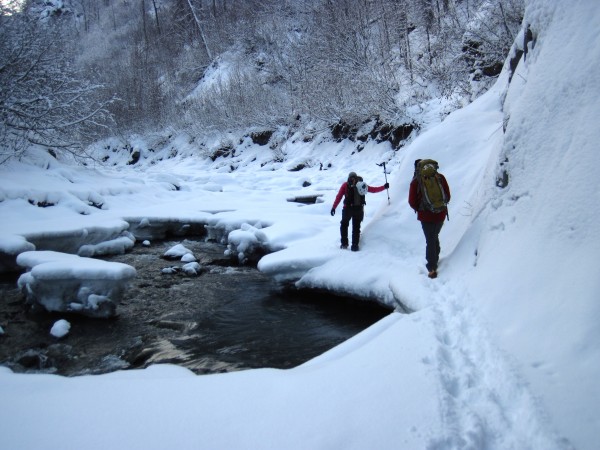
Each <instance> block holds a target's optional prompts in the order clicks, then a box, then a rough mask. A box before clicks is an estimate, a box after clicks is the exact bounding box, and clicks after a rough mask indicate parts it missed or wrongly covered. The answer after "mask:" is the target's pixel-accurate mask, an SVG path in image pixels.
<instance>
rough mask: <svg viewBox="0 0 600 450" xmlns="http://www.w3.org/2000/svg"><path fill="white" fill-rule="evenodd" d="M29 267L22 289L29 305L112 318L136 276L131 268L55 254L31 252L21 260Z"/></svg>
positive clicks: (19, 259)
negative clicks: (129, 284) (128, 285)
mask: <svg viewBox="0 0 600 450" xmlns="http://www.w3.org/2000/svg"><path fill="white" fill-rule="evenodd" d="M17 263H18V264H19V265H20V266H21V267H25V268H26V269H27V272H25V273H24V274H23V275H21V277H20V278H19V281H18V285H19V288H20V289H21V291H22V292H23V294H24V295H25V298H26V301H27V303H29V304H31V305H38V306H41V307H43V308H44V309H46V310H47V311H57V312H71V313H77V314H82V315H85V316H89V317H101V318H106V317H112V316H114V315H115V314H116V308H117V304H118V303H119V302H120V300H121V299H122V297H123V293H124V291H125V289H126V287H127V284H128V282H129V281H130V280H131V279H132V278H134V277H135V276H136V271H135V269H134V268H133V267H131V266H128V265H127V264H122V263H116V262H107V261H102V260H98V259H92V258H83V257H80V256H76V255H71V254H66V253H59V252H54V251H29V252H24V253H21V254H20V255H19V256H18V257H17Z"/></svg>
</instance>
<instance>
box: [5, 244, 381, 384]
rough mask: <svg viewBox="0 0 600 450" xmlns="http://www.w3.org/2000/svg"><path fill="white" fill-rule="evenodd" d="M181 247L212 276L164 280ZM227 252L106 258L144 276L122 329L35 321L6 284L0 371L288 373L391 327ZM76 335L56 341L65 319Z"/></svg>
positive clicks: (75, 320) (364, 308)
mask: <svg viewBox="0 0 600 450" xmlns="http://www.w3.org/2000/svg"><path fill="white" fill-rule="evenodd" d="M178 243H183V244H184V245H185V246H186V247H187V248H189V249H190V250H192V251H193V253H194V255H195V256H196V258H198V260H199V262H200V263H201V265H202V266H203V268H204V272H203V273H202V274H201V275H200V276H196V277H189V276H186V275H183V274H181V273H179V274H174V275H165V274H162V273H161V270H162V269H163V268H165V267H170V266H181V265H182V263H181V262H179V261H166V260H164V259H163V258H161V256H162V255H163V254H164V252H165V251H166V250H167V249H169V248H171V247H172V246H173V245H175V244H178ZM223 250H224V248H223V246H221V245H217V244H214V243H206V242H202V241H194V240H185V241H170V242H161V243H157V244H155V245H152V246H151V247H143V246H136V247H135V248H134V249H133V251H132V252H130V253H128V254H126V255H120V256H116V257H111V258H107V259H109V260H111V261H119V262H124V263H126V264H130V265H132V266H134V267H135V268H136V270H137V272H138V275H137V277H136V279H135V280H134V282H133V283H132V285H131V287H130V289H129V291H128V293H127V295H126V297H125V299H124V300H123V302H122V303H121V304H120V305H119V306H118V308H117V311H118V317H116V318H114V319H108V320H106V319H89V318H83V317H78V316H65V315H64V314H61V315H59V314H48V313H43V314H39V313H36V314H34V313H32V312H30V311H28V310H27V308H26V306H25V305H24V302H23V299H22V297H21V294H20V293H19V292H18V291H17V290H16V288H15V283H16V280H14V279H11V280H4V281H3V282H1V283H0V295H1V299H0V325H1V326H2V327H3V328H4V331H5V334H4V335H3V336H0V363H1V364H4V365H7V366H9V367H11V368H12V369H13V370H15V371H18V372H37V371H41V372H51V373H59V374H62V375H81V374H88V373H104V372H110V371H114V370H119V369H128V368H141V367H147V366H148V365H150V364H157V363H172V364H178V365H181V366H184V367H187V368H189V369H191V370H193V371H194V372H196V373H199V374H200V373H218V372H227V371H233V370H243V369H248V368H259V367H274V368H290V367H294V366H297V365H299V364H302V363H303V362H306V361H308V360H309V359H311V358H313V357H315V356H317V355H319V354H321V353H323V352H325V351H326V350H328V349H330V348H332V347H334V346H336V345H338V344H339V343H341V342H343V341H345V340H346V339H348V338H350V337H352V336H354V335H355V334H357V333H358V332H360V331H362V330H364V329H365V328H367V327H368V326H370V325H371V324H373V323H375V322H376V321H378V320H380V319H381V318H383V317H385V316H386V315H387V314H388V313H389V311H388V310H387V309H384V308H382V307H380V306H378V305H376V304H374V303H371V302H366V301H359V300H352V299H349V298H344V297H338V296H334V295H331V294H322V293H316V292H312V291H297V290H293V289H289V288H285V287H282V286H280V285H278V284H277V283H275V282H274V281H273V280H271V279H270V278H268V277H266V276H264V275H263V274H261V273H260V272H258V271H257V270H256V269H254V268H252V267H231V266H230V265H231V261H230V260H229V259H227V258H226V257H224V256H223ZM61 318H64V319H67V320H68V321H69V322H70V323H71V330H70V332H69V334H68V335H67V336H66V337H64V338H62V339H56V338H54V337H53V336H51V335H50V334H49V330H50V328H51V326H52V324H53V323H54V322H55V321H56V320H58V319H61Z"/></svg>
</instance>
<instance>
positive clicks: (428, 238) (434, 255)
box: [421, 222, 444, 272]
mask: <svg viewBox="0 0 600 450" xmlns="http://www.w3.org/2000/svg"><path fill="white" fill-rule="evenodd" d="M443 225H444V222H421V226H422V227H423V233H424V234H425V259H427V270H429V271H430V272H431V271H432V270H437V266H438V261H439V259H440V238H439V236H440V231H442V226H443Z"/></svg>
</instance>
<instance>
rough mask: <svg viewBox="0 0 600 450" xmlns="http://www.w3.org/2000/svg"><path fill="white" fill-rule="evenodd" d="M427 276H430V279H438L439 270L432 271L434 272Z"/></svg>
mask: <svg viewBox="0 0 600 450" xmlns="http://www.w3.org/2000/svg"><path fill="white" fill-rule="evenodd" d="M427 276H428V277H429V278H437V270H432V271H430V272H429V273H428V274H427Z"/></svg>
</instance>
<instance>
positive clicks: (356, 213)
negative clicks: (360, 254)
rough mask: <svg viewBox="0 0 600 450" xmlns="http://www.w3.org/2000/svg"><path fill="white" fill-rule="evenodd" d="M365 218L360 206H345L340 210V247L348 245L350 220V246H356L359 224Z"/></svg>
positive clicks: (358, 239)
mask: <svg viewBox="0 0 600 450" xmlns="http://www.w3.org/2000/svg"><path fill="white" fill-rule="evenodd" d="M364 217H365V211H364V209H363V207H362V206H346V207H345V208H343V209H342V221H341V222H340V237H341V241H342V245H346V246H347V245H348V226H349V225H350V221H351V220H352V245H353V246H358V242H359V241H360V223H361V222H362V220H363V219H364Z"/></svg>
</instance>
